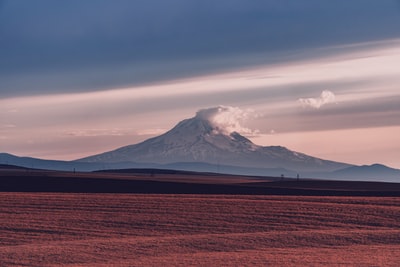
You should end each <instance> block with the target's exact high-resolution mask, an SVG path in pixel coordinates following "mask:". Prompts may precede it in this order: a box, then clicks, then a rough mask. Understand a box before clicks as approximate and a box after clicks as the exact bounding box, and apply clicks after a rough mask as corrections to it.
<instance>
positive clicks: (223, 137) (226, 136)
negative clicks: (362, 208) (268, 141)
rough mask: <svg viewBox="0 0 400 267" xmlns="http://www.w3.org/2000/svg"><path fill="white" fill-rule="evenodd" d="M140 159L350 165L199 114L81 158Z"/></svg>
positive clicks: (308, 167)
mask: <svg viewBox="0 0 400 267" xmlns="http://www.w3.org/2000/svg"><path fill="white" fill-rule="evenodd" d="M129 161H130V162H132V161H133V162H137V163H157V164H169V163H174V162H203V163H211V164H218V165H219V164H222V165H232V166H239V167H252V168H285V169H290V170H293V171H298V172H300V171H301V172H303V171H334V170H338V169H343V168H346V167H349V166H351V165H349V164H344V163H339V162H333V161H327V160H322V159H318V158H314V157H311V156H308V155H305V154H302V153H298V152H294V151H291V150H289V149H287V148H285V147H281V146H269V147H263V146H258V145H255V144H254V143H252V142H251V141H250V140H249V139H247V138H246V137H244V136H242V135H240V134H239V133H237V132H232V133H226V132H225V131H223V129H220V128H218V127H217V126H215V125H213V124H212V123H211V122H210V121H208V120H206V119H202V118H201V117H199V116H196V117H194V118H191V119H186V120H183V121H181V122H180V123H178V124H177V125H176V126H175V127H174V128H173V129H171V130H170V131H168V132H166V133H165V134H163V135H160V136H157V137H154V138H151V139H148V140H146V141H144V142H142V143H139V144H135V145H129V146H125V147H121V148H119V149H116V150H114V151H110V152H106V153H102V154H99V155H95V156H91V157H87V158H83V159H80V160H78V162H92V163H99V162H108V163H112V162H129Z"/></svg>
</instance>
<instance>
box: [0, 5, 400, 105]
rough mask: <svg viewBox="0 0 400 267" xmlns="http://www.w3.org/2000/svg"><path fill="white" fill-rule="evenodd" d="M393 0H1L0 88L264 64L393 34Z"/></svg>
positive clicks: (118, 80) (83, 84)
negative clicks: (303, 51)
mask: <svg viewBox="0 0 400 267" xmlns="http://www.w3.org/2000/svg"><path fill="white" fill-rule="evenodd" d="M396 5H398V1H395V0H381V1H376V0H353V1H347V0H338V1H330V0H301V1H289V0H286V1H282V0H268V1H261V0H254V1H247V0H230V1H214V0H203V1H194V0H193V1H190V0H170V1H163V0H139V1H130V0H114V1H108V0H96V1H90V0H86V1H80V0H69V1H54V0H36V1H29V0H25V1H24V0H12V1H11V0H9V1H0V58H1V61H0V90H1V91H0V97H1V96H10V95H18V94H34V93H44V92H46V93H49V92H50V93H57V92H65V91H79V90H97V89H103V88H107V87H112V86H124V85H129V84H133V83H138V82H149V81H154V80H158V79H168V78H174V77H182V76H189V75H194V74H196V73H204V72H207V71H210V72H212V71H218V70H223V69H225V68H228V67H235V66H238V65H241V64H243V62H245V63H246V64H251V62H252V61H251V60H249V61H246V60H245V59H246V58H247V57H248V58H256V57H255V56H254V55H258V54H260V55H264V57H265V59H264V61H265V62H266V63H268V61H269V58H270V57H269V56H268V55H274V54H276V53H285V52H287V51H292V50H297V49H311V48H315V47H323V46H330V45H337V44H349V43H354V42H363V41H374V40H382V39H388V38H396V37H400V27H399V26H400V16H399V14H398V10H397V9H396ZM229 58H242V59H243V62H241V60H234V61H229V60H228V59H229ZM271 58H272V57H271ZM232 62H233V64H232ZM257 63H259V62H257Z"/></svg>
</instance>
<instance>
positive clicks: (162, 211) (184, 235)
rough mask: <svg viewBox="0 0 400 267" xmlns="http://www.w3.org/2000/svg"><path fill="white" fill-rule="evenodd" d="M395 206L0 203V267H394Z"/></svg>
mask: <svg viewBox="0 0 400 267" xmlns="http://www.w3.org/2000/svg"><path fill="white" fill-rule="evenodd" d="M399 263H400V198H393V197H380V198H379V197H293V196H224V195H218V196H217V195H136V194H63V193H0V266H10V265H17V266H60V265H64V266H68V265H70V266H193V265H195V266H197V265H199V266H344V265H345V266H349V265H353V266H399Z"/></svg>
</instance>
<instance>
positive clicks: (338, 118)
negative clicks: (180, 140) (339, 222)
mask: <svg viewBox="0 0 400 267" xmlns="http://www.w3.org/2000/svg"><path fill="white" fill-rule="evenodd" d="M332 51H335V53H326V54H329V55H330V56H324V57H316V58H312V59H308V60H293V61H290V62H285V63H280V64H269V65H259V66H257V67H252V68H247V69H242V70H234V71H228V72H225V73H216V74H214V75H206V76H194V77H190V78H186V79H179V80H172V81H168V82H160V83H158V84H151V85H142V86H135V87H129V88H109V90H104V91H97V92H84V93H69V94H47V95H38V96H20V97H12V98H3V99H0V144H1V146H0V152H8V153H13V154H16V155H20V156H34V157H40V158H48V159H66V160H70V159H76V158H80V157H84V156H88V155H92V154H95V153H99V152H104V151H107V150H111V149H114V148H117V147H120V146H123V145H128V144H133V143H137V142H140V141H143V140H145V139H146V138H149V137H151V136H155V135H158V134H161V133H163V132H165V131H166V130H168V129H170V128H172V127H173V126H174V125H175V124H176V123H178V122H179V121H180V120H182V119H185V118H189V117H193V116H194V114H195V113H196V111H197V110H199V109H202V108H207V107H213V106H218V105H226V106H233V107H238V109H239V110H244V111H245V110H251V113H253V114H254V116H250V117H249V118H247V120H246V121H243V122H242V123H244V124H245V126H246V128H249V129H253V130H257V131H258V134H257V135H256V136H250V139H252V140H253V141H254V142H255V143H256V144H259V145H266V146H267V145H282V146H286V147H288V148H289V149H292V150H296V151H299V152H303V153H306V154H310V155H312V156H317V157H321V158H324V159H330V160H336V161H342V162H348V163H355V164H371V163H382V164H387V165H389V166H392V167H396V168H400V162H399V159H400V119H399V118H400V90H399V87H398V85H399V84H400V67H399V62H400V41H398V40H388V41H387V42H379V43H372V44H368V45H367V44H360V45H359V49H354V47H352V48H351V49H348V48H346V47H333V48H332ZM327 52H329V51H327ZM324 92H325V93H324Z"/></svg>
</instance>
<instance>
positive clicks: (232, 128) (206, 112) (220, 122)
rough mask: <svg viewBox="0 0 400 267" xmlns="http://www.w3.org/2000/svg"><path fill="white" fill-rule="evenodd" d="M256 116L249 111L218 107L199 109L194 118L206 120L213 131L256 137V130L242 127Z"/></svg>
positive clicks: (257, 132)
mask: <svg viewBox="0 0 400 267" xmlns="http://www.w3.org/2000/svg"><path fill="white" fill-rule="evenodd" d="M256 116H257V115H256V114H255V112H254V111H253V110H251V109H247V110H242V109H240V108H238V107H230V106H218V107H212V108H207V109H201V110H199V111H198V112H197V113H196V118H199V119H203V120H207V121H209V122H210V123H211V125H212V126H213V127H214V128H215V131H218V132H221V133H224V134H230V133H232V132H238V133H240V134H243V135H246V136H254V135H258V134H259V131H258V130H252V129H250V128H247V127H244V126H243V125H242V124H243V123H244V122H245V121H247V120H249V119H251V118H255V117H256Z"/></svg>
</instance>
